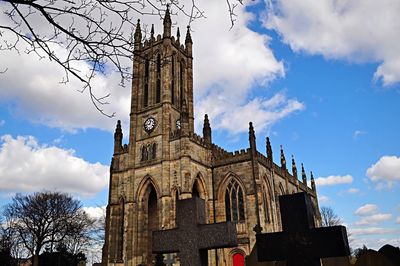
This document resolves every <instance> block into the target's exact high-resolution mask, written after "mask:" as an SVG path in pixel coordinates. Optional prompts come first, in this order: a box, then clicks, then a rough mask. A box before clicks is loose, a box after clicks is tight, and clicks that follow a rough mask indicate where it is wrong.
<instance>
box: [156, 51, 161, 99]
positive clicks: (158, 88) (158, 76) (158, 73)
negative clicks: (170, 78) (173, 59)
mask: <svg viewBox="0 0 400 266" xmlns="http://www.w3.org/2000/svg"><path fill="white" fill-rule="evenodd" d="M160 101H161V55H160V53H157V56H156V103H160Z"/></svg>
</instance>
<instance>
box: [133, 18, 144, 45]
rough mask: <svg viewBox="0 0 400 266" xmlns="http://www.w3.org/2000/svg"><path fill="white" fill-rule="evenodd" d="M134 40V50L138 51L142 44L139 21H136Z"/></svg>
mask: <svg viewBox="0 0 400 266" xmlns="http://www.w3.org/2000/svg"><path fill="white" fill-rule="evenodd" d="M134 38H135V44H134V49H135V50H138V49H140V45H141V43H142V30H141V29H140V19H138V20H137V24H136V30H135V35H134Z"/></svg>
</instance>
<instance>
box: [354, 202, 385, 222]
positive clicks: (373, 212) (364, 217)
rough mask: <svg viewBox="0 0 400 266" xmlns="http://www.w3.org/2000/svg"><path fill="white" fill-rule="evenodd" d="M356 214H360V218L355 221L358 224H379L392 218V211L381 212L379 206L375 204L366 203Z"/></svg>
mask: <svg viewBox="0 0 400 266" xmlns="http://www.w3.org/2000/svg"><path fill="white" fill-rule="evenodd" d="M354 214H355V215H358V216H360V220H358V221H356V222H355V223H354V224H355V225H358V226H367V225H377V224H379V223H381V222H385V221H388V220H390V219H392V214H390V213H379V208H378V206H377V205H375V204H365V205H363V206H361V207H360V208H358V209H357V210H356V211H355V212H354Z"/></svg>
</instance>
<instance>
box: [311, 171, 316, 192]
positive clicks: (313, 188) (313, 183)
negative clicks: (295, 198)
mask: <svg viewBox="0 0 400 266" xmlns="http://www.w3.org/2000/svg"><path fill="white" fill-rule="evenodd" d="M310 174H311V189H312V190H313V191H315V180H314V175H313V173H312V171H311V173H310Z"/></svg>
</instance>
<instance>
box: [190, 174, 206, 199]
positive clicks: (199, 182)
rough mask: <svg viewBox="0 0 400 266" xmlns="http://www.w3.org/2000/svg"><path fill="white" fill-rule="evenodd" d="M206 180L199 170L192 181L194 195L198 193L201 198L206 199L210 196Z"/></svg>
mask: <svg viewBox="0 0 400 266" xmlns="http://www.w3.org/2000/svg"><path fill="white" fill-rule="evenodd" d="M206 188H207V187H206V182H205V181H204V178H203V175H202V174H201V173H200V172H199V173H198V174H197V175H196V178H195V179H194V180H193V183H192V195H194V194H197V196H198V197H199V198H202V199H204V200H206V199H207V198H208V195H207V189H206Z"/></svg>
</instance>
